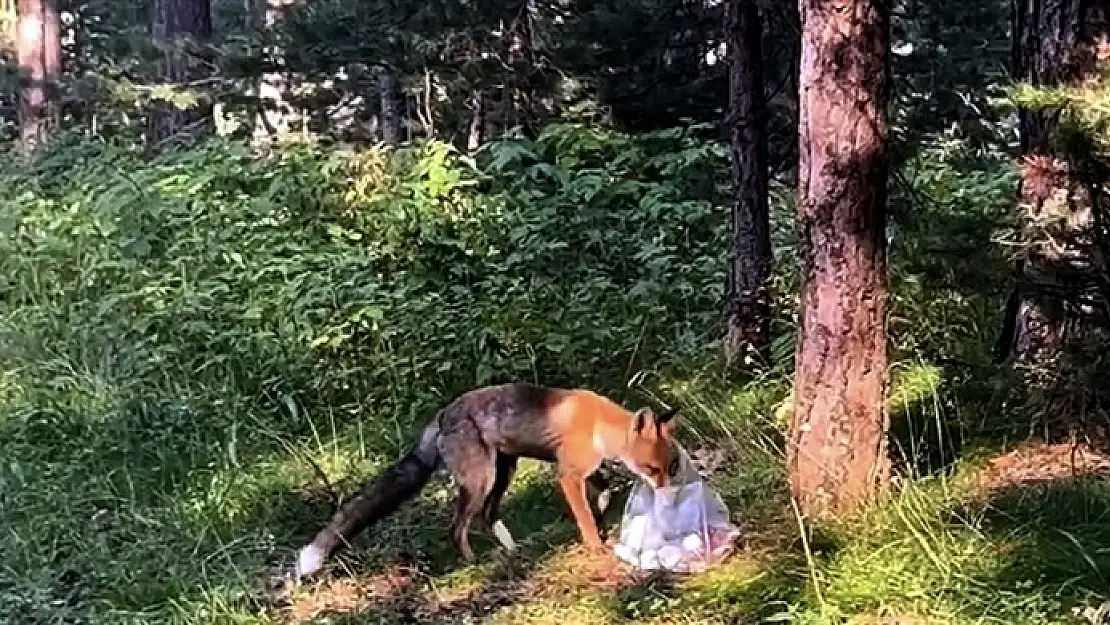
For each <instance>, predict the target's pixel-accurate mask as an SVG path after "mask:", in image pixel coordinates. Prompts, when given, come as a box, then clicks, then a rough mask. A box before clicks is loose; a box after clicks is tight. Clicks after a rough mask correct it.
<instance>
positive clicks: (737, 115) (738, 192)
mask: <svg viewBox="0 0 1110 625" xmlns="http://www.w3.org/2000/svg"><path fill="white" fill-rule="evenodd" d="M725 11H726V14H725V19H726V29H725V34H726V37H727V38H728V39H727V48H728V51H729V115H728V120H727V123H728V127H729V139H730V145H731V155H732V186H733V199H732V211H731V213H730V220H729V221H730V231H731V234H732V236H731V238H730V239H729V253H728V283H727V285H726V291H725V298H726V303H725V319H726V323H727V335H726V337H725V357H726V358H727V360H728V361H729V363H732V362H734V361H735V360H736V359H737V357H739V356H741V355H742V354H744V353H745V352H747V351H749V350H756V351H757V350H761V349H763V348H764V347H765V346H766V345H767V342H768V340H769V337H770V333H771V301H770V297H771V296H770V278H771V268H772V264H773V258H772V255H771V231H770V224H769V215H768V206H767V107H766V102H765V101H764V92H763V53H762V45H761V38H762V28H761V24H760V21H759V9H758V7H757V6H756V3H755V0H729V1H728V4H726V5H725Z"/></svg>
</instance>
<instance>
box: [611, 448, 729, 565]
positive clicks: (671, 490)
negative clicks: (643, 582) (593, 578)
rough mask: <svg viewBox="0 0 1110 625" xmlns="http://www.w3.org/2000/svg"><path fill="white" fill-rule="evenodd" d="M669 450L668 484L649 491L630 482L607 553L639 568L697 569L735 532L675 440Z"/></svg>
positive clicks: (725, 547)
mask: <svg viewBox="0 0 1110 625" xmlns="http://www.w3.org/2000/svg"><path fill="white" fill-rule="evenodd" d="M674 453H675V454H676V455H677V458H676V462H672V464H671V468H672V478H671V485H670V486H667V487H664V488H659V489H653V488H652V487H651V486H650V485H648V484H647V483H646V482H642V481H640V482H637V483H636V485H635V486H633V489H632V492H631V494H630V496H629V499H628V503H627V504H626V506H625V511H624V518H623V519H622V520H621V530H620V541H619V542H618V543H617V544H616V545H614V547H613V551H614V553H615V554H616V556H617V557H618V558H620V559H621V560H624V561H625V562H628V563H629V564H632V565H633V566H636V567H638V568H641V569H646V570H658V569H666V570H669V571H673V572H676V573H693V572H699V571H703V570H705V569H706V568H708V567H709V566H710V565H712V564H714V563H716V562H719V561H720V560H722V559H723V558H725V557H726V556H727V555H728V554H729V553H731V551H732V548H733V542H734V541H735V539H736V537H737V536H738V535H739V534H740V531H739V529H738V528H737V527H736V526H734V525H733V524H732V523H731V521H730V520H729V511H728V508H727V507H725V505H724V502H723V501H721V498H720V496H719V495H718V494H717V493H716V492H715V491H714V490H713V489H711V488H709V486H708V485H707V484H705V482H704V481H703V480H702V478H701V476H700V475H699V474H698V471H697V468H696V467H695V466H694V464H693V463H692V462H691V461H690V457H689V456H688V455H687V454H686V452H685V450H683V449H682V448H681V447H680V446H678V445H677V443H676V444H675V448H674Z"/></svg>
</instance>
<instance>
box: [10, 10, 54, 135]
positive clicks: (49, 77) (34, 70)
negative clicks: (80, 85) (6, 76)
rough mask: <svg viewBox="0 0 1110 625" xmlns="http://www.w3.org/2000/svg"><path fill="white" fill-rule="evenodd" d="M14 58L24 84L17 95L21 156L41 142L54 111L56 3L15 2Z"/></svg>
mask: <svg viewBox="0 0 1110 625" xmlns="http://www.w3.org/2000/svg"><path fill="white" fill-rule="evenodd" d="M18 15H19V27H18V33H17V35H18V36H17V41H16V57H17V59H16V60H17V63H18V64H19V69H20V72H21V73H22V74H24V75H25V82H24V83H23V85H22V88H21V89H20V95H19V125H20V139H21V146H22V148H23V151H24V152H25V153H30V152H32V151H34V150H35V148H37V147H38V146H39V145H40V144H41V143H42V142H43V141H44V140H45V139H46V134H47V129H48V127H49V124H50V122H51V118H52V117H54V115H55V111H54V110H53V107H52V106H51V105H50V103H51V101H53V100H54V95H55V94H54V93H53V92H54V88H55V85H56V82H57V80H58V77H59V76H60V74H61V54H62V52H61V24H60V22H59V15H58V3H57V0H19V5H18Z"/></svg>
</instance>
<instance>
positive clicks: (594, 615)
mask: <svg viewBox="0 0 1110 625" xmlns="http://www.w3.org/2000/svg"><path fill="white" fill-rule="evenodd" d="M624 620H625V619H623V618H621V617H620V615H619V614H618V613H616V612H615V611H614V608H613V605H612V599H610V598H609V597H608V596H607V593H602V592H597V591H594V592H588V593H583V592H579V593H575V594H568V595H567V596H565V597H563V598H559V599H556V598H551V599H541V600H538V601H532V602H528V603H525V604H521V605H514V606H509V607H507V608H505V609H503V610H502V611H500V612H498V613H497V614H495V615H493V616H492V617H490V618H489V619H488V620H487V621H486V622H487V623H489V624H490V625H514V624H516V623H523V624H527V625H571V624H574V625H609V624H611V623H620V622H623V621H624Z"/></svg>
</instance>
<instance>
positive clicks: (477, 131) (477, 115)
mask: <svg viewBox="0 0 1110 625" xmlns="http://www.w3.org/2000/svg"><path fill="white" fill-rule="evenodd" d="M487 125H488V124H487V120H486V107H485V100H483V98H482V92H481V91H480V90H478V89H475V90H474V94H473V95H472V96H471V97H470V125H469V127H468V128H467V133H466V149H467V151H469V152H476V151H477V150H478V148H480V147H482V144H483V143H485V141H486V137H485V131H486V130H487Z"/></svg>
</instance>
